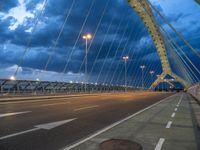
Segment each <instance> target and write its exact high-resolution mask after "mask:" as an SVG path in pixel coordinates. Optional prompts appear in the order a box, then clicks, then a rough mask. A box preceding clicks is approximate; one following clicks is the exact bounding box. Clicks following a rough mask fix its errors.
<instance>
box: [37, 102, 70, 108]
mask: <svg viewBox="0 0 200 150" xmlns="http://www.w3.org/2000/svg"><path fill="white" fill-rule="evenodd" d="M70 103H71V102H63V103H53V104H43V105H41V107H47V106H55V105H62V104H70Z"/></svg>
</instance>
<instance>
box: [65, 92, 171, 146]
mask: <svg viewBox="0 0 200 150" xmlns="http://www.w3.org/2000/svg"><path fill="white" fill-rule="evenodd" d="M173 96H174V95H171V96H169V97H167V98H165V99H163V100H161V101H159V102H157V103H155V104H152V105H150V106H148V107H146V108H144V109H142V110H140V111H138V112H136V113H134V114H132V115H130V116H128V117H126V118H124V119H122V120H120V121H117V122H115V123H113V124H111V125H109V126H107V127H105V128H103V129H102V130H99V131H97V132H96V133H94V134H92V135H90V136H89V137H86V138H84V139H82V140H79V141H77V142H76V143H74V144H72V145H68V146H66V147H64V148H62V150H71V149H72V148H75V147H77V146H79V145H81V144H83V143H84V142H86V141H88V140H90V139H92V138H94V137H96V136H98V135H100V134H102V133H104V132H106V131H108V130H110V129H112V128H114V127H115V126H117V125H119V124H121V123H123V122H125V121H127V120H129V119H131V118H133V117H135V116H137V115H139V114H141V113H143V112H144V111H146V110H148V109H151V108H152V107H155V106H156V105H158V104H160V103H162V102H165V101H167V100H168V99H170V98H171V97H173ZM171 100H173V99H171Z"/></svg>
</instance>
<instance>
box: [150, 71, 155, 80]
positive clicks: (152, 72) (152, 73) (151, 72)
mask: <svg viewBox="0 0 200 150" xmlns="http://www.w3.org/2000/svg"><path fill="white" fill-rule="evenodd" d="M149 73H150V75H151V82H152V83H153V75H154V73H155V71H153V70H151V71H150V72H149Z"/></svg>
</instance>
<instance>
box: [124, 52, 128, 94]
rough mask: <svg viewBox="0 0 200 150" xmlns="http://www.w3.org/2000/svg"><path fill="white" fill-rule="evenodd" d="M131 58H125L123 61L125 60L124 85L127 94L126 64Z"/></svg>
mask: <svg viewBox="0 0 200 150" xmlns="http://www.w3.org/2000/svg"><path fill="white" fill-rule="evenodd" d="M128 59H129V57H128V56H123V60H124V83H125V84H124V85H125V92H127V79H126V76H127V67H126V63H127V61H128Z"/></svg>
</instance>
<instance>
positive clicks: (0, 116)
mask: <svg viewBox="0 0 200 150" xmlns="http://www.w3.org/2000/svg"><path fill="white" fill-rule="evenodd" d="M30 112H31V111H23V112H12V113H5V114H0V118H2V117H8V116H14V115H20V114H25V113H30Z"/></svg>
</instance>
